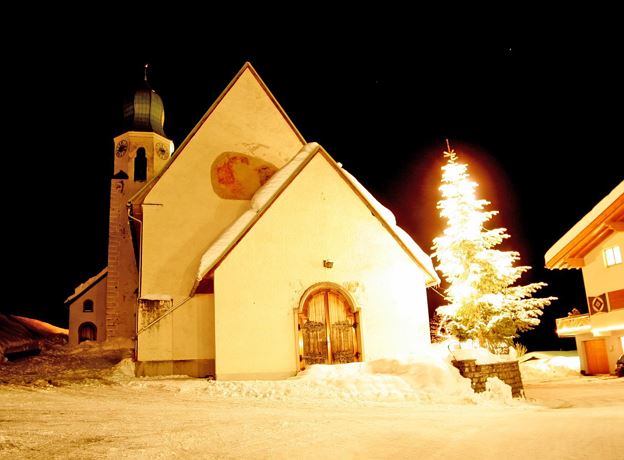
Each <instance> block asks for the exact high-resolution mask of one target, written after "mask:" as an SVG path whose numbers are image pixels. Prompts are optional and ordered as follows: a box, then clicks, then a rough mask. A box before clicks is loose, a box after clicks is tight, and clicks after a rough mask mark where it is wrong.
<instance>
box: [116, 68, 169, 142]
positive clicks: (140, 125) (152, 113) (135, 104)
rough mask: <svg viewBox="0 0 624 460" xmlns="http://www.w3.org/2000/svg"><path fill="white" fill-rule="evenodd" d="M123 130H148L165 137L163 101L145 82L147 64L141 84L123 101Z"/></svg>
mask: <svg viewBox="0 0 624 460" xmlns="http://www.w3.org/2000/svg"><path fill="white" fill-rule="evenodd" d="M123 117H124V121H123V123H124V130H125V131H148V132H154V133H156V134H160V135H161V136H163V137H166V135H165V131H164V129H163V125H164V123H165V108H164V106H163V101H162V99H161V98H160V96H159V95H158V93H156V91H154V90H153V89H152V88H151V87H150V85H149V83H148V82H147V65H146V66H145V73H144V77H143V84H142V85H141V86H140V87H139V88H138V89H137V90H136V91H135V92H134V94H133V95H131V96H130V97H129V98H128V99H127V100H126V101H125V102H124V114H123Z"/></svg>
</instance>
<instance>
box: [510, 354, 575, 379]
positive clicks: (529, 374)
mask: <svg viewBox="0 0 624 460" xmlns="http://www.w3.org/2000/svg"><path fill="white" fill-rule="evenodd" d="M521 361H522V362H521V363H520V371H521V373H522V380H523V381H524V382H527V381H544V380H556V379H564V378H569V377H580V375H581V374H580V371H579V369H580V368H581V367H580V361H579V357H578V353H577V352H576V350H573V351H550V352H545V351H540V352H531V353H527V354H526V355H524V356H523V357H522V359H521Z"/></svg>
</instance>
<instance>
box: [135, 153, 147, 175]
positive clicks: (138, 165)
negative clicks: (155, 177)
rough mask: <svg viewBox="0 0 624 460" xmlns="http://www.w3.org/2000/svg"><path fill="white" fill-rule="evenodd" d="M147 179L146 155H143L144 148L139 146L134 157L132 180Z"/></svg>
mask: <svg viewBox="0 0 624 460" xmlns="http://www.w3.org/2000/svg"><path fill="white" fill-rule="evenodd" d="M145 180H147V157H146V156H145V149H144V148H143V147H139V149H138V150H137V153H136V157H135V158H134V181H135V182H142V181H145Z"/></svg>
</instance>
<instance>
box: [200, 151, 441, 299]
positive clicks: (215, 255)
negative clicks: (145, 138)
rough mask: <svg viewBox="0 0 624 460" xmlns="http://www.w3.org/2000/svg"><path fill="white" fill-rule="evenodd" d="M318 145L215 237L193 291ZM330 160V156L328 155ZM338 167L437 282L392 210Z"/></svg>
mask: <svg viewBox="0 0 624 460" xmlns="http://www.w3.org/2000/svg"><path fill="white" fill-rule="evenodd" d="M320 148H321V147H320V146H319V144H317V143H316V142H311V143H309V144H306V145H305V146H304V147H303V148H302V149H301V150H300V151H299V153H298V154H297V155H295V157H294V158H293V159H292V160H291V161H290V162H288V163H287V164H286V165H285V166H284V167H283V168H281V169H280V170H278V171H277V172H276V173H275V174H274V175H273V176H272V177H271V178H270V179H269V180H268V181H267V182H266V183H265V184H264V185H262V186H261V187H260V188H259V189H258V190H257V191H256V193H255V194H254V196H253V197H252V198H251V201H250V209H248V210H247V211H245V212H244V213H243V214H242V215H241V216H240V217H239V218H238V219H236V220H235V221H234V223H233V224H232V225H230V226H229V227H228V228H227V229H225V231H224V232H223V233H222V234H221V235H220V236H219V237H218V238H217V239H216V240H215V242H214V243H213V244H212V245H211V246H210V247H209V248H208V250H207V251H206V252H205V253H204V255H203V256H202V258H201V261H200V264H199V269H198V271H197V281H196V283H195V286H194V287H193V293H194V292H195V290H196V289H197V286H198V284H199V282H200V281H201V280H202V279H203V278H204V277H205V276H206V275H207V274H208V273H210V271H212V270H213V269H214V268H215V267H216V265H217V264H218V263H219V262H220V261H221V260H222V258H223V257H224V256H225V255H226V254H227V253H228V252H229V250H230V249H231V248H233V247H234V246H235V245H236V243H237V242H238V241H239V240H240V239H241V238H242V237H243V236H244V234H245V233H246V232H247V231H248V230H249V229H250V228H251V227H252V226H253V224H254V223H255V221H256V220H257V219H258V218H259V216H260V214H261V211H262V210H264V209H265V208H266V207H267V206H268V205H270V204H271V203H272V202H273V201H274V199H275V198H277V196H278V195H279V194H280V193H281V191H282V190H284V189H285V188H286V187H287V186H288V184H289V182H290V180H291V179H292V178H294V177H295V176H297V174H298V173H299V172H300V171H301V170H302V169H303V167H304V166H305V165H306V164H307V162H308V160H310V159H311V158H312V157H313V156H314V155H315V154H316V153H317V152H319V149H320ZM327 157H328V158H329V159H330V160H331V161H332V162H333V159H331V157H329V155H327ZM334 164H335V165H336V166H337V170H338V171H339V173H340V174H342V175H343V177H345V178H346V179H347V180H348V181H349V182H350V183H351V184H352V185H353V186H354V188H355V189H356V190H357V192H358V193H359V194H360V196H361V197H362V199H364V200H365V201H366V202H367V203H368V204H369V205H370V206H371V207H372V208H373V209H374V210H375V214H376V216H377V217H378V218H379V219H380V220H382V222H383V223H385V224H386V226H387V228H388V229H389V230H390V232H391V233H392V234H393V235H394V236H395V237H396V238H397V239H398V240H399V241H400V243H402V245H403V246H404V248H405V249H406V250H407V251H408V252H409V253H410V254H411V256H412V257H413V258H414V259H415V260H416V261H417V263H418V264H419V265H420V266H421V268H422V269H423V271H425V273H426V274H427V275H428V278H429V280H428V281H427V285H434V284H438V283H439V281H440V280H439V278H438V276H437V274H436V272H435V270H434V269H433V264H432V263H431V258H430V257H429V256H428V255H427V254H425V252H424V251H423V250H422V249H421V248H420V247H419V246H418V244H416V242H415V241H414V240H413V239H412V237H411V236H409V235H408V234H407V233H406V232H405V231H404V230H403V229H402V228H401V227H399V226H397V225H396V219H395V217H394V214H393V213H392V212H391V211H390V210H389V209H388V208H386V207H385V206H383V205H382V204H381V203H379V201H377V199H375V197H374V196H373V195H372V194H371V193H370V192H369V191H368V190H366V188H365V187H364V186H363V185H362V184H360V182H358V180H357V179H356V178H355V177H353V176H352V175H351V174H349V173H348V172H347V171H345V170H344V169H342V167H341V166H340V165H339V164H337V163H335V162H334Z"/></svg>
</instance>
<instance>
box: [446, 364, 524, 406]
mask: <svg viewBox="0 0 624 460" xmlns="http://www.w3.org/2000/svg"><path fill="white" fill-rule="evenodd" d="M453 366H455V367H456V368H457V369H459V373H460V374H461V375H462V376H463V377H466V378H468V379H470V382H471V385H472V389H473V390H474V391H475V392H476V393H480V392H482V391H485V382H486V381H487V379H488V378H489V377H498V378H499V379H501V380H502V381H503V382H505V383H506V384H507V385H509V386H510V387H511V394H512V395H513V397H514V398H522V397H524V387H523V386H522V376H521V375H520V367H519V366H518V361H508V362H503V363H493V364H477V361H476V360H475V359H464V360H461V361H453Z"/></svg>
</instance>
